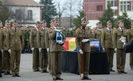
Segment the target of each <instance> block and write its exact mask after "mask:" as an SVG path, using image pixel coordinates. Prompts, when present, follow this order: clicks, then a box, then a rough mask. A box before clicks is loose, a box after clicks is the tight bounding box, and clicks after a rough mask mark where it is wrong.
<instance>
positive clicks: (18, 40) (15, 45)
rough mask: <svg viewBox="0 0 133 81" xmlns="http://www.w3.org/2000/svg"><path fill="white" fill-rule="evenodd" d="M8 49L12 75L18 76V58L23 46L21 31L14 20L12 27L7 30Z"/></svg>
mask: <svg viewBox="0 0 133 81" xmlns="http://www.w3.org/2000/svg"><path fill="white" fill-rule="evenodd" d="M9 40H10V44H9V45H10V49H11V50H9V51H11V72H12V77H20V75H19V71H20V59H21V50H22V48H23V43H24V41H23V35H22V31H21V30H20V29H19V28H18V23H17V21H16V20H14V22H13V24H12V29H11V30H10V31H9Z"/></svg>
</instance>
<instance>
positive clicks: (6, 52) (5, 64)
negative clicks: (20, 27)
mask: <svg viewBox="0 0 133 81" xmlns="http://www.w3.org/2000/svg"><path fill="white" fill-rule="evenodd" d="M10 27H11V23H10V21H9V20H6V22H5V27H4V29H3V71H4V74H5V75H10V53H9V49H10V48H9V42H10V41H9V31H10V30H9V28H10Z"/></svg>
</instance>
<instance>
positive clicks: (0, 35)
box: [0, 21, 3, 77]
mask: <svg viewBox="0 0 133 81" xmlns="http://www.w3.org/2000/svg"><path fill="white" fill-rule="evenodd" d="M2 27H3V24H2V21H0V77H2V75H1V71H2V67H3V66H2V65H3V62H2V51H3V50H2V44H3V43H2V42H3V41H2V39H3V38H2Z"/></svg>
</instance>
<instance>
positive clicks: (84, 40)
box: [82, 39, 90, 43]
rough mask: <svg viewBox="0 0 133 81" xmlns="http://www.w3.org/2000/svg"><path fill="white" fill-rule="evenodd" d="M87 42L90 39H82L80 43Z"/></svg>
mask: <svg viewBox="0 0 133 81" xmlns="http://www.w3.org/2000/svg"><path fill="white" fill-rule="evenodd" d="M88 41H90V39H83V40H82V43H86V42H88Z"/></svg>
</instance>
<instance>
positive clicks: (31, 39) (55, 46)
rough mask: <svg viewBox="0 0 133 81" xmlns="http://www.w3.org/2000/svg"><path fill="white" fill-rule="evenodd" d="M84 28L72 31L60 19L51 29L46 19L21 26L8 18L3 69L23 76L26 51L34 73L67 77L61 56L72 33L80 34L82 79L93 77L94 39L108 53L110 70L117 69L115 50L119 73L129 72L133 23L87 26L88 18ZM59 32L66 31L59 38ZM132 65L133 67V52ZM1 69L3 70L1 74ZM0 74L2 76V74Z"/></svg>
mask: <svg viewBox="0 0 133 81" xmlns="http://www.w3.org/2000/svg"><path fill="white" fill-rule="evenodd" d="M81 24H82V26H81V27H77V29H76V27H74V28H73V30H72V31H69V30H68V29H66V28H63V27H58V26H59V22H58V20H57V19H53V20H52V21H51V23H50V26H51V27H50V28H48V27H47V22H46V21H45V20H43V21H41V22H37V23H36V26H35V27H32V26H31V27H19V26H18V22H17V21H16V20H14V21H13V22H12V23H11V22H10V21H9V20H6V21H5V26H3V24H2V22H1V21H0V71H1V72H2V73H4V74H5V75H12V77H20V75H19V72H20V59H21V52H22V53H32V54H33V65H32V69H33V72H41V73H48V72H49V73H50V74H51V75H52V78H53V80H54V81H55V80H63V79H62V78H61V74H62V72H61V64H62V63H61V62H62V60H61V58H62V51H63V44H64V43H65V38H66V37H67V36H69V35H68V34H71V36H72V37H76V45H77V52H78V59H79V68H80V69H79V71H80V77H81V80H91V78H89V77H88V74H89V61H90V51H91V47H90V41H93V40H94V39H98V40H99V41H100V43H101V48H102V52H106V53H107V56H108V57H107V58H108V62H109V69H110V71H111V72H115V70H114V69H113V60H114V51H115V52H116V53H117V58H116V59H117V72H118V73H119V74H122V73H124V74H127V72H125V61H126V54H125V52H124V49H123V45H125V44H127V43H129V42H130V41H131V40H133V23H132V25H131V29H125V28H124V23H123V22H122V21H119V23H118V26H119V27H118V28H113V27H112V22H111V21H108V22H107V27H106V28H102V23H101V22H98V23H97V27H96V28H94V29H91V28H90V27H87V26H86V25H87V23H86V19H85V18H84V19H82V20H81ZM57 32H62V33H63V34H61V37H62V39H60V41H62V42H58V41H57V40H56V38H57V37H56V34H57ZM130 66H131V69H133V54H131V55H130ZM1 72H0V73H1ZM0 76H2V75H1V74H0Z"/></svg>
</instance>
